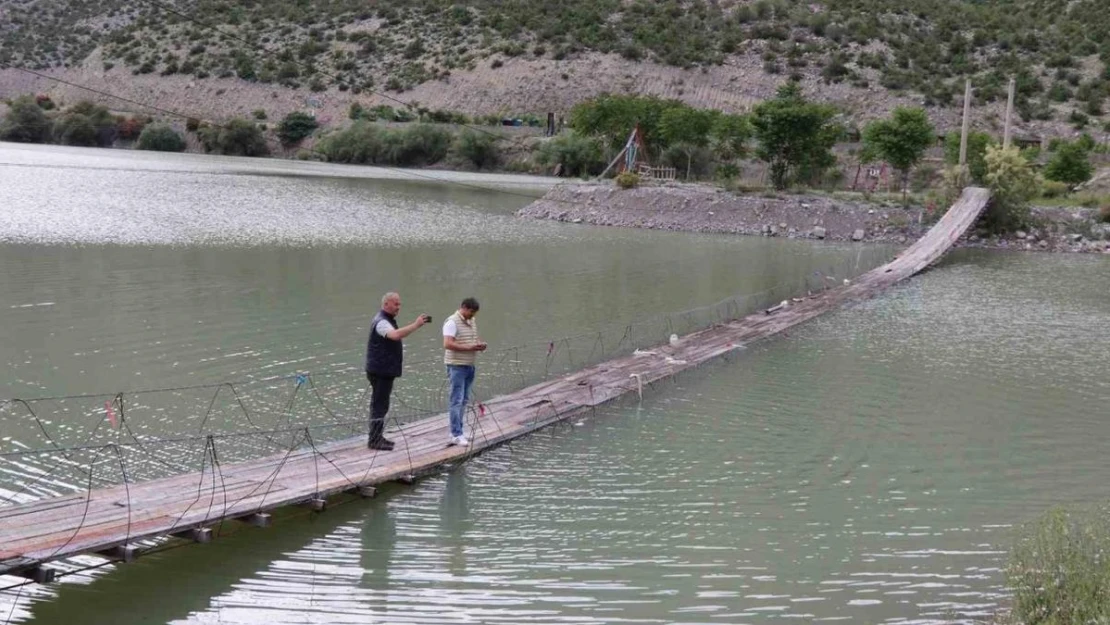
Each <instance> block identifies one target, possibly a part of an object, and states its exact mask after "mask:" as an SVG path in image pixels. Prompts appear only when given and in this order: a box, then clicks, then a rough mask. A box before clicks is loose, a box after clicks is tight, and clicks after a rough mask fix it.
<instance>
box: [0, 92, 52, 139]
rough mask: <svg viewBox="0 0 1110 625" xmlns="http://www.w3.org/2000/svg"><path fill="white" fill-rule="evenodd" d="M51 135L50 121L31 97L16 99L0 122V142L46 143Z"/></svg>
mask: <svg viewBox="0 0 1110 625" xmlns="http://www.w3.org/2000/svg"><path fill="white" fill-rule="evenodd" d="M51 134H52V124H51V122H50V120H49V119H47V117H46V113H45V112H43V110H42V108H41V107H40V106H39V105H38V103H36V102H35V99H34V98H33V97H31V96H20V97H18V98H16V99H15V100H14V101H13V102H12V104H11V107H10V108H9V109H8V114H7V115H6V116H5V117H4V120H3V121H2V122H0V141H16V142H19V143H46V142H48V141H50V137H51Z"/></svg>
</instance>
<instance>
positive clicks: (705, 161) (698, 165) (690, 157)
mask: <svg viewBox="0 0 1110 625" xmlns="http://www.w3.org/2000/svg"><path fill="white" fill-rule="evenodd" d="M662 160H663V164H664V165H666V166H668V167H674V168H675V170H676V171H677V172H678V175H680V176H683V177H684V178H685V179H687V180H699V179H702V178H707V177H709V175H710V174H712V173H713V152H712V151H710V150H709V148H707V147H705V146H701V145H697V144H695V143H675V144H673V145H670V146H667V149H666V150H663V159H662Z"/></svg>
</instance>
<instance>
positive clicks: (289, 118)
mask: <svg viewBox="0 0 1110 625" xmlns="http://www.w3.org/2000/svg"><path fill="white" fill-rule="evenodd" d="M319 127H320V124H319V123H317V121H316V118H315V117H313V116H311V115H309V114H308V113H302V112H300V111H294V112H292V113H290V114H288V115H286V116H285V117H284V118H283V119H282V120H281V122H280V123H279V124H278V127H277V135H278V138H280V139H281V144H282V145H285V146H290V145H296V144H298V143H300V142H301V141H303V140H304V138H305V137H307V136H309V135H311V134H312V132H313V131H314V130H316V129H317V128H319Z"/></svg>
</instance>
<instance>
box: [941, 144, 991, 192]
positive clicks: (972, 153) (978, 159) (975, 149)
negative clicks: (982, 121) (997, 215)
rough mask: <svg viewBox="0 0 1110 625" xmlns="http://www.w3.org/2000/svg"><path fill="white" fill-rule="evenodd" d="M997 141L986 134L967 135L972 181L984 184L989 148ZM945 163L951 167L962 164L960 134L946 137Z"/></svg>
mask: <svg viewBox="0 0 1110 625" xmlns="http://www.w3.org/2000/svg"><path fill="white" fill-rule="evenodd" d="M994 144H995V140H994V138H993V137H991V136H990V135H989V134H987V133H985V132H969V133H968V135H967V167H968V169H969V170H971V180H972V181H973V182H976V183H980V184H982V183H983V182H984V180H985V179H986V175H987V161H986V155H987V148H988V147H990V146H992V145H994ZM944 162H945V163H947V164H949V165H959V164H960V133H958V132H950V133H948V134H947V135H946V136H945V137H944Z"/></svg>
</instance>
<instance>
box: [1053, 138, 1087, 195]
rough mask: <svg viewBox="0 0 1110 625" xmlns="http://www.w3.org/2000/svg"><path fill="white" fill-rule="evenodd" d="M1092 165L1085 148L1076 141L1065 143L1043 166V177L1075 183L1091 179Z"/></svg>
mask: <svg viewBox="0 0 1110 625" xmlns="http://www.w3.org/2000/svg"><path fill="white" fill-rule="evenodd" d="M1093 173H1094V167H1093V166H1091V161H1090V159H1088V158H1087V150H1086V149H1084V146H1083V145H1082V144H1080V143H1079V142H1078V141H1077V142H1074V143H1065V144H1064V145H1062V146H1060V148H1059V149H1058V150H1056V154H1055V155H1054V156H1053V157H1052V160H1050V161H1049V162H1048V165H1046V166H1045V168H1044V177H1045V178H1047V179H1049V180H1055V181H1058V182H1063V183H1067V184H1070V185H1077V184H1080V183H1083V182H1086V181H1088V180H1090V179H1091V175H1092V174H1093Z"/></svg>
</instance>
